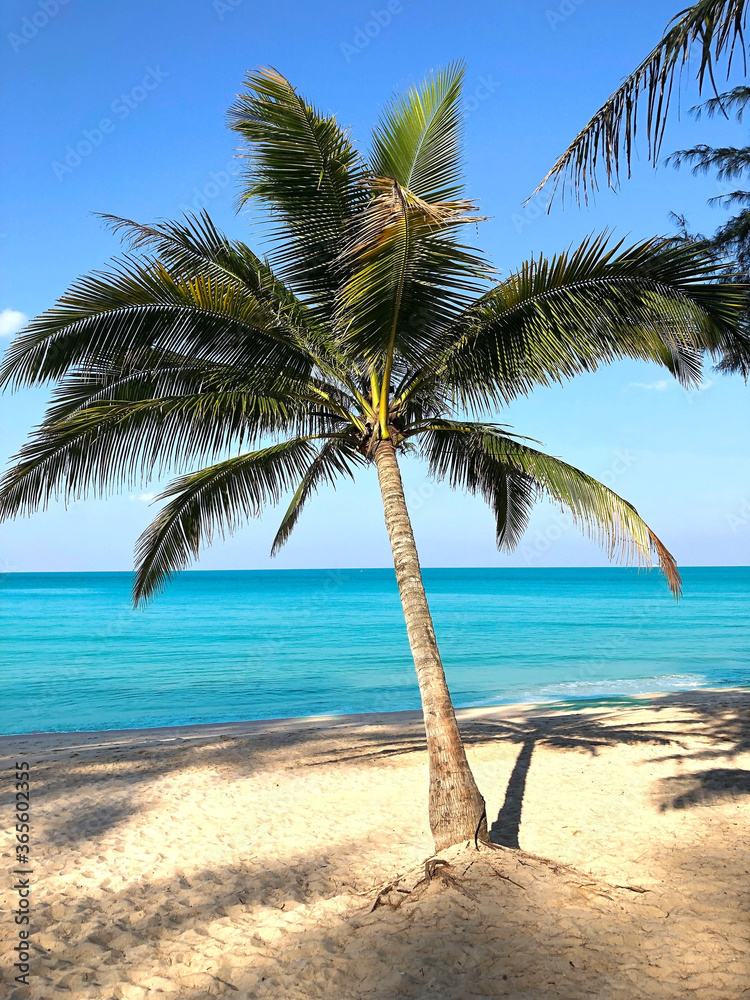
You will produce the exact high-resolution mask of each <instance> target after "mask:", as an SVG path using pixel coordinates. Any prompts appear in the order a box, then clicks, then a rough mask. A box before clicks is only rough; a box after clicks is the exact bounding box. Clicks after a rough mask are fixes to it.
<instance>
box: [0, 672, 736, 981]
mask: <svg viewBox="0 0 750 1000" xmlns="http://www.w3.org/2000/svg"><path fill="white" fill-rule="evenodd" d="M581 704H582V703H577V705H576V706H573V705H567V706H560V705H554V706H552V705H547V706H538V707H536V708H531V707H528V706H527V707H523V706H509V707H506V708H503V709H487V710H485V709H482V710H467V711H465V712H461V713H459V719H460V724H461V729H462V732H463V734H464V736H465V740H466V744H467V747H468V753H469V756H470V759H471V764H472V768H473V770H474V771H475V774H476V775H477V779H478V781H479V783H480V787H481V788H482V791H483V792H484V794H485V796H486V799H487V804H488V810H489V817H490V824H491V825H492V828H493V839H494V840H495V841H496V843H498V844H501V845H503V844H504V845H506V846H504V847H500V848H499V849H496V850H490V849H489V848H482V849H481V850H476V849H475V848H474V845H473V844H470V845H468V846H466V847H461V846H459V847H456V848H452V849H450V850H449V851H446V852H444V853H443V854H442V855H441V856H440V858H441V860H442V861H444V862H446V864H438V865H431V866H429V867H428V874H429V876H431V877H426V873H425V867H424V862H425V860H426V859H427V858H428V857H430V851H431V840H430V832H429V829H428V827H427V824H426V822H424V820H422V818H421V816H420V813H419V811H416V814H415V810H414V809H413V808H412V804H413V802H414V800H415V798H417V799H418V798H419V797H420V796H422V795H423V794H424V787H425V783H426V759H425V751H424V739H423V736H422V735H421V734H420V720H419V716H418V715H417V714H415V713H396V714H393V715H390V716H388V715H384V716H379V717H375V716H369V717H359V719H357V720H353V719H352V718H351V717H350V718H349V719H328V720H319V721H315V720H297V721H292V722H285V723H246V724H243V723H236V724H227V725H221V726H207V727H194V728H192V729H176V730H151V731H139V732H131V733H102V734H95V733H84V734H58V735H55V734H47V735H34V736H30V737H3V738H2V739H0V753H2V754H7V755H8V756H14V755H16V754H18V753H22V754H23V755H24V757H25V759H28V760H29V761H30V763H31V771H32V781H33V785H32V790H33V793H32V794H33V802H34V806H33V810H32V817H33V851H34V859H33V860H34V872H35V876H34V879H35V881H34V892H33V908H34V915H35V924H34V937H33V940H34V945H35V952H34V955H35V957H34V959H33V964H34V972H35V975H34V982H35V986H34V987H33V988H32V990H31V992H29V991H27V990H21V989H19V990H18V991H15V990H14V989H13V985H14V984H13V983H12V979H11V977H10V976H9V972H8V970H9V969H10V962H9V961H8V960H7V959H8V957H9V949H10V945H11V942H10V941H8V942H7V943H4V944H3V945H2V946H0V948H1V949H2V951H3V961H2V976H3V977H5V978H4V979H3V980H0V984H1V985H2V989H3V990H4V991H5V992H4V993H3V995H4V996H6V995H7V996H9V997H11V998H13V1000H15V998H16V997H18V998H21V997H24V998H26V997H31V998H33V1000H36V998H37V997H38V998H40V1000H41V998H42V997H44V998H46V997H49V996H52V995H60V996H66V995H67V996H72V997H86V998H87V1000H88V998H91V1000H98V998H101V1000H111V998H116V1000H136V998H137V1000H140V998H147V997H156V996H165V997H170V996H174V997H175V998H177V997H179V998H180V1000H202V998H205V997H210V996H226V997H236V998H238V1000H245V998H248V1000H249V998H252V997H255V998H265V997H272V996H273V997H284V998H289V1000H309V998H321V1000H323V998H328V997H333V996H335V997H337V998H341V1000H348V998H352V1000H354V998H359V997H373V998H378V1000H390V998H396V997H428V996H436V997H441V998H448V1000H468V998H471V997H509V998H524V1000H532V998H533V1000H536V998H540V997H563V998H566V1000H578V998H581V997H596V998H597V1000H607V998H612V1000H632V998H633V997H636V996H638V997H641V996H643V997H650V996H653V997H658V998H660V1000H661V998H672V997H674V998H677V997H684V996H691V995H692V996H700V997H701V1000H714V998H715V1000H726V998H728V997H739V996H740V995H741V994H742V993H743V991H745V990H750V964H749V961H748V960H749V959H750V943H748V929H749V928H750V903H749V902H748V900H750V876H749V875H748V869H749V868H750V863H749V862H750V858H749V857H748V842H747V829H748V823H747V820H748V815H749V814H750V781H749V780H748V777H749V776H750V694H749V693H745V692H739V691H733V692H691V693H688V694H670V695H661V696H654V697H652V698H651V699H640V698H638V699H618V700H612V701H610V702H607V701H602V702H599V703H597V704H592V703H585V704H586V705H588V707H587V708H586V710H585V711H578V712H573V711H572V710H571V709H572V708H573V707H578V708H580V707H581ZM4 764H7V761H5V762H4ZM6 773H7V767H6ZM2 814H3V816H6V817H7V816H9V815H10V810H9V809H8V808H7V803H4V804H3V805H2ZM493 820H494V823H493ZM515 844H518V845H519V846H520V850H519V849H515V848H514V845H515ZM376 904H377V905H376ZM6 951H8V954H6V953H5V952H6ZM58 991H59V994H58Z"/></svg>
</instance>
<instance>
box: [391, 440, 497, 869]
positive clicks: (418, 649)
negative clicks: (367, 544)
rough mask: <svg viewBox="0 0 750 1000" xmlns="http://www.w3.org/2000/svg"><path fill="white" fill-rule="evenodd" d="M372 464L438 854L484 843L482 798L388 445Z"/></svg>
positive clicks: (396, 467)
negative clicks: (415, 692)
mask: <svg viewBox="0 0 750 1000" xmlns="http://www.w3.org/2000/svg"><path fill="white" fill-rule="evenodd" d="M375 464H376V466H377V469H378V480H379V482H380V492H381V494H382V496H383V506H384V508H385V525H386V528H387V529H388V537H389V538H390V540H391V549H392V550H393V562H394V565H395V568H396V582H397V583H398V589H399V594H400V595H401V604H402V606H403V609H404V618H405V619H406V631H407V635H408V636H409V645H410V646H411V652H412V656H413V657H414V666H415V667H416V670H417V681H418V683H419V691H420V694H421V696H422V711H423V713H424V724H425V730H426V732H427V754H428V757H429V763H430V828H431V829H432V835H433V837H434V838H435V848H436V850H438V851H440V850H442V849H443V848H444V847H450V846H451V845H452V844H458V843H461V841H465V840H474V839H475V838H478V839H479V840H482V841H484V842H487V841H488V839H489V838H488V834H487V813H486V810H485V806H484V799H483V798H482V796H481V794H480V792H479V789H478V788H477V784H476V782H475V781H474V775H473V774H472V773H471V768H470V767H469V762H468V760H467V759H466V752H465V750H464V745H463V743H462V742H461V735H460V733H459V731H458V724H457V723H456V716H455V713H454V711H453V705H452V703H451V696H450V692H449V691H448V685H447V684H446V681H445V672H444V671H443V664H442V662H441V660H440V653H439V652H438V647H437V642H436V640H435V631H434V629H433V626H432V617H431V615H430V609H429V607H428V605H427V597H426V595H425V592H424V585H423V583H422V571H421V569H420V566H419V556H418V555H417V547H416V545H415V544H414V534H413V532H412V527H411V521H410V520H409V512H408V510H407V509H406V499H405V497H404V486H403V483H402V481H401V472H400V470H399V467H398V461H397V459H396V452H395V449H394V447H393V444H392V443H391V442H390V441H387V440H386V441H381V442H380V444H379V445H378V447H377V449H376V451H375Z"/></svg>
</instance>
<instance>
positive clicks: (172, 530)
mask: <svg viewBox="0 0 750 1000" xmlns="http://www.w3.org/2000/svg"><path fill="white" fill-rule="evenodd" d="M314 454H315V446H314V444H313V443H312V440H311V439H310V438H295V439H293V440H291V441H284V442H282V443H281V444H275V445H272V446H270V447H268V448H263V449H261V450H260V451H255V452H252V453H251V454H249V455H241V456H239V457H238V458H231V459H228V460H227V461H224V462H219V463H218V464H217V465H213V466H210V467H209V468H207V469H201V470H200V472H194V473H191V474H190V475H188V476H183V477H182V478H181V479H178V480H176V481H175V482H174V483H172V485H171V486H169V487H168V488H167V489H166V490H165V491H164V492H163V493H162V494H161V495H160V496H159V497H158V499H159V500H168V501H169V502H168V503H167V504H166V505H165V506H164V508H163V509H162V510H161V511H160V513H159V515H158V517H157V518H156V520H155V521H154V522H153V523H152V524H151V525H149V527H148V528H147V529H146V531H144V533H143V534H142V535H141V537H140V538H139V539H138V542H137V545H136V579H135V584H134V588H133V597H134V600H135V602H136V603H138V602H140V601H145V600H148V599H149V598H151V597H153V596H154V595H155V594H157V593H158V592H159V590H161V589H162V588H163V586H164V584H165V583H166V581H167V580H168V579H169V578H170V576H172V574H173V573H175V572H176V571H177V570H179V569H183V568H184V567H185V566H186V565H187V564H188V563H189V561H190V559H191V558H194V559H197V558H198V556H199V554H200V549H201V546H202V545H208V544H210V542H211V540H212V538H213V537H214V536H215V535H216V533H217V532H218V533H219V534H220V535H221V536H222V537H225V536H226V535H227V534H231V533H232V532H234V531H236V530H237V529H238V528H240V527H241V526H242V525H243V524H244V523H245V521H246V520H247V519H248V518H251V517H260V515H261V514H262V512H263V509H264V508H265V507H266V506H267V505H269V504H273V503H278V501H279V500H280V499H281V497H282V496H283V494H284V493H285V492H287V491H288V490H289V489H291V488H292V487H293V484H294V482H295V481H296V480H297V479H298V478H299V477H300V476H302V475H304V473H305V471H306V469H307V467H308V466H309V463H310V461H311V460H312V458H313V456H314Z"/></svg>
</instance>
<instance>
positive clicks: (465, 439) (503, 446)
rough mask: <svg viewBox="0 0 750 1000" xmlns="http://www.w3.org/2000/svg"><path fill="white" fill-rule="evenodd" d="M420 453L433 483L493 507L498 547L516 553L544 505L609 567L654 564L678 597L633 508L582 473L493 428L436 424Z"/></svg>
mask: <svg viewBox="0 0 750 1000" xmlns="http://www.w3.org/2000/svg"><path fill="white" fill-rule="evenodd" d="M420 448H421V451H422V454H423V455H424V457H425V458H426V459H427V461H428V463H429V468H430V474H431V475H432V476H434V477H435V478H437V479H447V480H448V482H449V484H450V486H451V487H452V488H453V489H463V490H467V491H468V492H469V493H472V494H477V495H479V496H481V497H483V498H484V499H485V500H486V501H487V502H488V503H489V505H490V507H491V508H492V510H493V512H494V514H495V519H496V526H497V544H498V547H500V548H503V549H505V550H512V549H513V548H514V547H515V546H516V545H517V544H518V541H519V540H520V538H521V536H522V534H523V532H524V530H525V528H526V525H527V522H528V516H529V512H530V510H531V507H532V506H533V503H534V501H535V500H536V499H538V498H540V497H546V498H547V499H549V500H551V501H552V502H553V503H555V504H557V505H558V506H559V507H560V508H561V509H563V510H566V511H568V512H569V513H570V515H571V516H572V517H573V520H574V521H575V523H576V524H577V525H578V526H579V527H580V528H581V529H582V530H583V531H584V532H585V533H586V534H587V535H588V536H589V537H590V538H592V539H593V540H594V541H596V542H597V543H598V544H599V545H601V546H602V547H603V548H604V549H605V551H606V553H607V556H608V558H609V559H611V560H614V561H617V562H621V563H635V564H636V565H640V566H648V567H650V566H651V565H652V564H653V560H654V558H656V559H657V560H658V562H659V565H660V567H661V569H662V571H663V573H664V575H665V576H666V578H667V581H668V583H669V586H670V588H671V590H672V593H673V594H674V595H675V597H679V595H680V592H681V580H680V574H679V571H678V569H677V565H676V563H675V561H674V558H673V557H672V555H671V554H670V553H669V552H668V550H667V549H666V547H665V546H664V545H663V543H662V542H661V541H660V540H659V538H657V536H656V535H655V534H654V532H653V531H651V529H650V528H649V527H648V525H647V524H646V523H645V521H643V519H642V518H641V517H640V516H639V515H638V512H637V511H636V509H635V508H634V507H633V506H632V504H629V503H628V502H627V501H626V500H623V499H622V497H620V496H618V495H617V494H616V493H614V492H613V491H612V490H610V489H609V487H607V486H605V485H604V484H603V483H600V482H598V481H597V480H596V479H594V478H592V477H591V476H588V475H586V473H585V472H581V470H580V469H576V468H575V467H574V466H572V465H568V464H567V463H566V462H563V461H561V460H560V459H559V458H554V457H552V456H551V455H546V454H544V452H541V451H538V450H536V449H534V448H531V447H529V446H528V445H526V444H525V443H523V442H521V441H518V440H517V439H515V438H514V437H511V436H510V435H509V434H508V433H507V432H506V431H505V430H503V429H502V428H499V427H497V426H496V425H492V424H471V423H460V422H457V421H447V420H442V421H436V422H435V423H434V424H433V425H432V426H431V427H428V428H427V429H426V430H425V431H424V432H423V433H422V435H421V438H420Z"/></svg>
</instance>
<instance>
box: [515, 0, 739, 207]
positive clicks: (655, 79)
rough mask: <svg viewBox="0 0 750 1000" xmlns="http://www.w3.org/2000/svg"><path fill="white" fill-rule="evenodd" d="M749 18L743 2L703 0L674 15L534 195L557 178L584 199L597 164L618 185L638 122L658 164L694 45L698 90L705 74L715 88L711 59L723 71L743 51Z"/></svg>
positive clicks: (627, 163) (593, 184) (650, 154)
mask: <svg viewBox="0 0 750 1000" xmlns="http://www.w3.org/2000/svg"><path fill="white" fill-rule="evenodd" d="M746 20H747V11H746V4H745V0H700V2H699V3H696V4H694V5H693V6H691V7H688V8H687V9H686V10H683V11H682V12H681V13H679V14H678V15H677V17H676V18H675V19H674V20H673V21H672V22H671V23H670V24H669V25H668V26H667V30H666V31H665V33H664V36H663V37H662V39H661V41H660V42H659V44H658V45H657V46H656V47H655V48H654V49H653V50H652V51H651V52H650V53H649V54H648V55H647V56H646V58H645V59H644V60H643V62H641V64H640V65H639V66H638V67H637V68H636V69H635V71H634V72H633V73H631V74H630V76H628V77H627V78H626V79H625V80H624V81H623V83H622V84H620V86H619V87H618V88H617V90H616V91H615V92H614V93H613V94H612V95H611V96H610V97H609V98H608V100H607V101H606V103H605V104H604V105H602V107H601V108H600V109H599V110H598V111H597V112H596V114H595V115H594V116H593V117H592V118H591V119H590V120H589V122H588V123H587V124H586V125H585V126H584V128H583V129H582V130H581V131H580V132H579V133H578V135H577V136H576V137H575V139H574V140H573V142H572V143H571V144H570V146H568V148H567V149H566V150H565V152H564V153H563V154H562V155H561V156H559V157H558V159H557V160H556V161H555V163H554V165H553V167H552V169H551V170H550V171H549V172H548V173H547V175H546V176H545V177H544V179H543V180H542V182H541V184H539V186H538V187H537V189H536V191H534V194H536V193H537V191H539V190H541V188H542V187H544V185H545V184H547V183H548V182H551V183H552V184H553V193H554V192H555V191H556V190H557V188H558V186H559V185H560V184H561V183H562V186H563V191H564V190H565V187H566V186H568V187H569V189H570V191H571V192H572V193H573V194H574V195H575V196H576V197H577V198H578V199H580V198H581V196H582V197H583V199H584V200H585V201H586V202H588V200H589V197H590V196H591V194H592V193H593V192H595V191H596V190H597V189H598V186H599V183H598V171H599V170H600V169H601V170H603V171H604V176H605V177H606V181H607V184H608V185H609V186H610V187H613V188H616V187H617V185H618V184H619V179H620V165H621V161H623V160H624V163H625V166H626V169H627V173H628V176H630V166H631V159H632V156H633V149H634V143H635V138H636V132H637V129H638V126H639V123H640V125H641V127H643V129H644V131H645V134H646V139H647V144H648V158H649V160H650V161H651V162H652V163H653V164H654V165H656V164H657V162H658V159H659V153H660V150H661V145H662V139H663V136H664V128H665V125H666V121H667V116H668V113H669V107H670V103H671V98H672V94H673V90H674V87H675V83H677V84H678V86H679V76H680V74H681V73H682V71H683V70H684V69H685V67H686V66H688V65H689V63H690V59H691V57H693V58H694V50H695V49H697V50H698V60H697V63H698V65H697V72H696V73H695V77H696V80H697V82H698V86H699V88H700V89H701V90H702V89H703V87H704V86H705V84H706V81H707V80H709V81H711V83H712V85H713V86H714V90H716V87H715V84H714V83H713V79H714V65H715V64H716V63H718V62H719V61H720V60H722V59H724V60H725V61H726V65H727V75H728V74H729V71H730V69H731V65H732V59H733V56H734V53H735V50H736V48H737V47H739V49H740V52H741V53H742V56H743V59H744V57H745V51H744V50H745V45H744V29H745V26H746ZM644 104H645V115H644V114H643V113H642V110H643V105H644ZM644 118H645V120H644Z"/></svg>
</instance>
